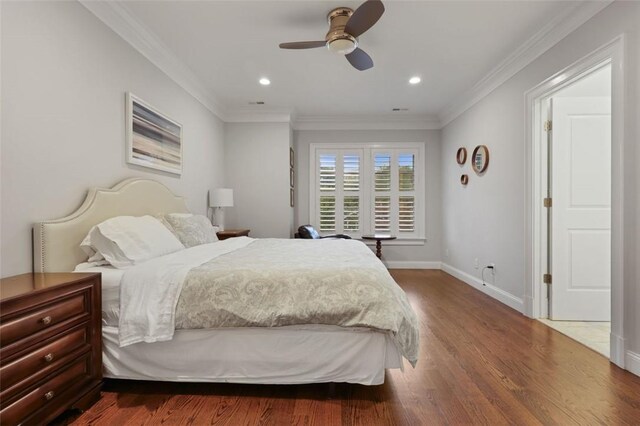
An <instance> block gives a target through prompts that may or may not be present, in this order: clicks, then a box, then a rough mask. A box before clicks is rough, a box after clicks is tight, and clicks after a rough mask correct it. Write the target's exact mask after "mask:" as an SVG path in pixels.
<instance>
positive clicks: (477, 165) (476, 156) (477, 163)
mask: <svg viewBox="0 0 640 426" xmlns="http://www.w3.org/2000/svg"><path fill="white" fill-rule="evenodd" d="M488 166H489V148H487V146H486V145H478V146H476V148H475V149H474V150H473V154H472V155H471V167H472V168H473V171H474V172H476V173H477V174H479V175H481V174H483V173H484V172H485V170H487V167H488Z"/></svg>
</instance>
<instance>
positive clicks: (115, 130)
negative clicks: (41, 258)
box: [0, 2, 224, 276]
mask: <svg viewBox="0 0 640 426" xmlns="http://www.w3.org/2000/svg"><path fill="white" fill-rule="evenodd" d="M1 19H2V22H1V31H2V33H1V37H2V45H1V47H0V48H1V52H2V68H1V76H2V83H1V84H2V133H1V136H2V142H1V159H0V166H1V198H0V201H1V202H0V204H1V205H0V211H1V229H2V242H1V246H0V257H1V258H2V259H1V262H0V263H1V270H0V275H1V276H9V275H14V274H18V273H23V272H30V271H31V225H32V224H33V222H36V221H40V220H47V219H54V218H57V217H61V216H64V215H66V214H68V213H70V212H71V211H73V210H74V209H75V208H76V207H78V205H79V204H80V203H81V201H82V200H83V199H84V196H85V193H86V191H87V188H88V187H90V186H102V187H110V186H112V185H114V184H115V183H117V182H118V181H120V180H122V179H125V178H128V177H132V176H139V177H146V178H151V179H156V180H159V181H161V182H163V183H164V184H166V185H168V186H169V187H170V188H171V189H172V190H173V191H174V192H176V193H177V194H180V195H183V196H185V197H186V198H187V203H188V205H189V208H190V209H191V210H192V211H194V212H197V213H202V214H205V213H206V200H207V198H206V197H207V190H208V189H209V188H211V187H216V186H218V185H220V184H221V183H222V181H223V178H224V155H223V149H224V147H223V123H222V122H221V121H220V120H219V119H218V118H217V117H216V116H214V115H213V114H212V113H211V112H209V111H208V110H207V109H205V108H204V107H203V106H202V105H201V104H200V103H199V102H198V101H196V100H195V99H194V98H193V97H191V96H190V95H188V94H187V93H186V92H185V91H184V90H182V89H181V88H180V87H179V86H178V85H177V84H176V83H174V82H173V81H172V80H170V79H169V78H168V77H167V76H166V75H165V74H163V73H162V72H161V71H160V70H158V69H157V68H156V67H155V66H154V65H152V64H151V63H150V62H149V61H147V60H146V59H145V58H144V57H142V56H141V55H140V54H139V53H138V52H137V51H135V50H134V49H133V48H132V47H131V46H130V45H129V44H127V43H126V42H124V41H123V40H122V39H121V38H120V37H119V36H117V35H116V34H115V33H113V32H112V31H111V30H110V29H108V28H107V27H106V26H105V25H104V24H103V23H102V22H100V21H99V20H98V19H97V18H96V17H95V16H93V15H92V14H91V13H90V12H89V11H88V10H87V9H86V8H84V7H83V6H82V5H81V4H79V3H76V2H41V3H36V2H2V13H1ZM126 91H131V92H133V93H135V94H136V95H138V96H139V97H140V98H142V99H144V100H145V101H147V102H148V103H150V104H151V105H154V106H155V107H156V108H158V109H159V110H160V111H163V112H165V113H166V114H167V115H169V116H170V117H171V118H173V119H175V120H176V121H178V122H179V123H181V124H182V125H183V132H184V134H183V137H184V140H183V143H184V160H183V161H184V163H183V165H184V173H183V174H182V176H180V177H177V176H174V175H169V174H163V173H161V172H153V171H150V169H145V168H142V167H135V166H130V165H128V164H126V162H125V126H124V123H125V112H124V109H125V92H126Z"/></svg>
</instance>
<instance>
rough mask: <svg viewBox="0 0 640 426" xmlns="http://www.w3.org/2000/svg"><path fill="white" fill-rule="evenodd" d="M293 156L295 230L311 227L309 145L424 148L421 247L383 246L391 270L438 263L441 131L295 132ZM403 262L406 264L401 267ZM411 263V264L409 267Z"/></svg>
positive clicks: (388, 244)
mask: <svg viewBox="0 0 640 426" xmlns="http://www.w3.org/2000/svg"><path fill="white" fill-rule="evenodd" d="M294 140H295V153H296V172H297V174H296V215H295V221H294V222H295V228H297V227H298V226H300V225H304V224H306V223H311V219H310V215H309V145H310V144H312V143H327V142H329V143H333V142H342V143H394V142H422V143H424V144H425V192H426V193H425V199H426V212H425V222H426V223H425V229H426V237H427V241H426V242H425V243H424V245H415V246H399V245H395V246H394V245H393V243H391V242H389V243H384V244H383V245H384V248H383V254H384V258H385V260H386V261H387V262H388V263H389V264H390V266H393V267H401V266H411V265H412V264H413V265H415V266H419V265H420V264H418V263H414V262H422V263H423V265H424V266H428V265H426V264H425V263H426V262H439V261H440V256H441V246H440V241H441V231H440V228H441V211H442V209H441V196H440V189H441V184H440V160H441V154H440V131H439V130H298V131H295V132H294ZM403 262H405V264H404V265H403ZM408 262H411V263H408Z"/></svg>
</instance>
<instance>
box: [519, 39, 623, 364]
mask: <svg viewBox="0 0 640 426" xmlns="http://www.w3.org/2000/svg"><path fill="white" fill-rule="evenodd" d="M624 46H625V37H624V35H620V36H618V37H616V38H615V39H614V40H612V41H610V42H609V43H607V44H605V45H604V46H602V47H600V48H598V49H596V50H595V51H593V52H592V53H590V54H589V55H587V56H585V57H583V58H582V59H580V60H578V61H576V62H574V63H573V64H571V65H569V66H568V67H566V68H565V69H563V70H561V71H559V72H558V73H556V74H554V75H553V76H551V77H549V78H548V79H546V80H545V81H543V82H542V83H540V84H538V85H537V86H535V87H534V88H532V89H530V90H529V91H527V92H526V93H525V138H524V141H525V142H524V143H525V164H524V167H525V187H524V191H525V225H526V226H525V301H526V302H527V303H528V304H529V305H528V306H527V307H526V309H525V310H524V312H525V313H526V314H527V315H528V316H530V317H531V318H540V317H541V316H542V315H543V314H544V309H542V306H541V303H542V300H543V299H544V298H543V295H542V288H541V287H542V279H541V278H542V272H543V271H542V265H543V259H542V254H541V253H542V250H541V237H540V234H541V232H542V231H541V230H542V224H543V223H542V219H541V214H540V209H539V208H536V207H535V206H540V205H541V203H542V195H541V194H542V192H541V188H540V176H541V173H542V165H541V163H542V160H541V150H540V143H539V141H540V138H541V136H542V135H541V132H540V129H541V127H542V122H543V119H544V118H543V117H542V116H541V102H542V100H543V99H545V98H548V97H549V96H551V95H552V94H553V93H555V92H557V91H558V90H560V89H562V88H563V87H566V86H568V85H569V84H571V83H573V82H574V81H576V80H578V79H580V78H582V77H583V76H584V75H585V73H588V72H591V71H592V70H593V69H595V68H597V67H599V66H601V65H603V64H605V63H607V62H610V63H611V65H612V66H611V78H612V93H611V95H612V123H611V124H612V126H611V128H612V138H611V150H612V152H611V161H612V167H611V170H612V176H611V178H612V179H611V186H612V191H611V194H612V195H611V200H612V202H611V333H612V334H614V335H618V336H624V331H623V330H624V265H623V260H624V232H623V231H624V216H623V215H624V205H625V200H624V170H625V168H624V165H625V156H624V149H625V142H626V143H627V144H632V143H634V141H631V140H629V141H625V138H624V120H625V117H624V114H625V111H624V103H625V90H624V87H625V73H624V70H625V61H624ZM611 349H612V352H611V360H612V361H613V362H615V363H616V364H617V365H619V366H621V367H623V364H620V361H621V360H622V358H623V357H622V353H621V352H616V351H617V350H618V349H619V347H618V346H617V345H615V346H614V345H612V347H611Z"/></svg>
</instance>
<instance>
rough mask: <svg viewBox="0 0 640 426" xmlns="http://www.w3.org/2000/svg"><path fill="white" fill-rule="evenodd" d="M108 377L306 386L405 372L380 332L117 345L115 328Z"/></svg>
mask: <svg viewBox="0 0 640 426" xmlns="http://www.w3.org/2000/svg"><path fill="white" fill-rule="evenodd" d="M102 335H103V357H102V358H103V365H104V376H105V377H108V378H117V379H133V380H159V381H171V382H218V383H220V382H222V383H225V382H227V383H253V384H303V383H323V382H346V383H358V384H363V385H379V384H382V383H384V371H385V369H387V368H400V369H402V368H403V359H402V355H401V354H400V352H399V350H398V349H397V347H396V345H395V343H394V341H393V339H392V338H391V337H390V336H389V335H388V334H387V333H383V332H378V331H374V330H369V329H351V328H349V329H347V328H342V327H336V326H321V325H311V326H291V327H277V328H228V329H198V330H177V331H176V332H175V335H174V337H173V340H171V341H167V342H158V343H137V344H134V345H131V346H127V347H124V348H121V347H119V345H118V328H117V327H109V326H103V329H102Z"/></svg>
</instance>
